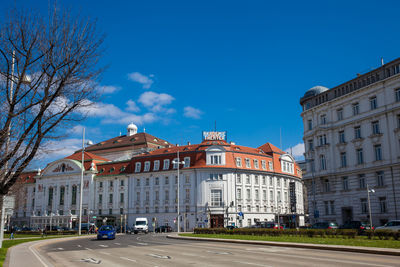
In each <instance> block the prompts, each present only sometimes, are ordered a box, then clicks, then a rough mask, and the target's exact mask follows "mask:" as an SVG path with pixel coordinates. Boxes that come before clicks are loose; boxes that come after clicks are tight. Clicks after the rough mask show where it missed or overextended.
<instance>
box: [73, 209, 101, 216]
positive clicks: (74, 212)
mask: <svg viewBox="0 0 400 267" xmlns="http://www.w3.org/2000/svg"><path fill="white" fill-rule="evenodd" d="M71 214H75V210H74V213H72V210H71ZM99 215H101V209H99Z"/></svg>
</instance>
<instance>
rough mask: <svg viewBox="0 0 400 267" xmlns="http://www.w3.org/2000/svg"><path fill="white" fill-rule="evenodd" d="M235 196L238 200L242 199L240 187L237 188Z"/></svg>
mask: <svg viewBox="0 0 400 267" xmlns="http://www.w3.org/2000/svg"><path fill="white" fill-rule="evenodd" d="M236 198H237V199H239V200H240V199H242V189H241V188H238V189H237V190H236Z"/></svg>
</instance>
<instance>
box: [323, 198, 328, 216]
mask: <svg viewBox="0 0 400 267" xmlns="http://www.w3.org/2000/svg"><path fill="white" fill-rule="evenodd" d="M324 207H325V214H326V215H329V202H328V201H324Z"/></svg>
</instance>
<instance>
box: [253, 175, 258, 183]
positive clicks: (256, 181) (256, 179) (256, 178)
mask: <svg viewBox="0 0 400 267" xmlns="http://www.w3.org/2000/svg"><path fill="white" fill-rule="evenodd" d="M258 182H259V179H258V175H254V184H255V185H258Z"/></svg>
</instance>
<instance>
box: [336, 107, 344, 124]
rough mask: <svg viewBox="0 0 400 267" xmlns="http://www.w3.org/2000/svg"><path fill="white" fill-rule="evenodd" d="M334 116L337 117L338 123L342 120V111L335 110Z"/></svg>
mask: <svg viewBox="0 0 400 267" xmlns="http://www.w3.org/2000/svg"><path fill="white" fill-rule="evenodd" d="M336 115H337V120H338V121H341V120H343V109H342V108H340V109H338V110H336Z"/></svg>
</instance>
